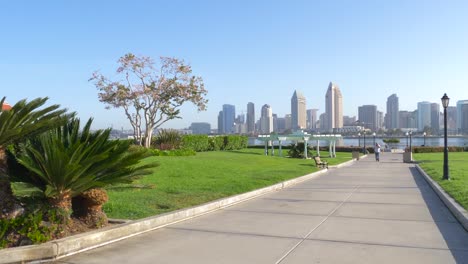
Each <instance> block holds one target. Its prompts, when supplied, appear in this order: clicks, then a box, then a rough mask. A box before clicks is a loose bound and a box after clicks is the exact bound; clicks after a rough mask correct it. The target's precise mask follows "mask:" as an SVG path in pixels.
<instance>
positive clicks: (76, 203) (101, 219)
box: [73, 188, 109, 228]
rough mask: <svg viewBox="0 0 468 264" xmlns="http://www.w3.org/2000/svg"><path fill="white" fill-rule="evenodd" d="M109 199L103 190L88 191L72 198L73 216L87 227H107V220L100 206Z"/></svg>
mask: <svg viewBox="0 0 468 264" xmlns="http://www.w3.org/2000/svg"><path fill="white" fill-rule="evenodd" d="M108 199H109V197H108V196H107V192H106V191H105V190H104V189H99V188H95V189H90V190H88V191H85V192H83V193H82V194H80V195H78V196H76V197H74V198H73V215H74V216H76V217H78V218H80V219H81V220H82V221H84V222H85V223H86V224H87V225H88V226H89V227H91V228H95V227H102V226H105V225H107V223H108V219H107V216H106V214H105V213H104V212H103V211H102V206H103V205H104V204H105V203H106V202H107V201H108Z"/></svg>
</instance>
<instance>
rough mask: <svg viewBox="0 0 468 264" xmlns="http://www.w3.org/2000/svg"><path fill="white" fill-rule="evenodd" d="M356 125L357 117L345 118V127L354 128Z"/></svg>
mask: <svg viewBox="0 0 468 264" xmlns="http://www.w3.org/2000/svg"><path fill="white" fill-rule="evenodd" d="M354 125H356V117H355V116H343V126H344V127H345V126H354Z"/></svg>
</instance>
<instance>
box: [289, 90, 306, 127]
mask: <svg viewBox="0 0 468 264" xmlns="http://www.w3.org/2000/svg"><path fill="white" fill-rule="evenodd" d="M291 123H292V124H291V125H292V129H293V130H298V129H305V128H306V99H305V97H304V95H302V93H301V92H298V91H297V90H295V91H294V93H293V96H292V97H291Z"/></svg>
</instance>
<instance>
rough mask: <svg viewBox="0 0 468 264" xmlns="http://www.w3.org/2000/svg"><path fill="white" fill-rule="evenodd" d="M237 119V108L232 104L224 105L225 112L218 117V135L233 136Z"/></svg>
mask: <svg viewBox="0 0 468 264" xmlns="http://www.w3.org/2000/svg"><path fill="white" fill-rule="evenodd" d="M235 118H236V107H235V106H233V105H230V104H224V105H223V111H220V112H219V115H218V133H219V134H232V133H233V132H234V122H235Z"/></svg>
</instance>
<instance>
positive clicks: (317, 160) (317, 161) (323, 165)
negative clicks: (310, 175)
mask: <svg viewBox="0 0 468 264" xmlns="http://www.w3.org/2000/svg"><path fill="white" fill-rule="evenodd" d="M314 161H315V166H317V167H320V168H327V169H328V162H327V161H326V160H323V161H322V160H320V157H319V156H315V157H314Z"/></svg>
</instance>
